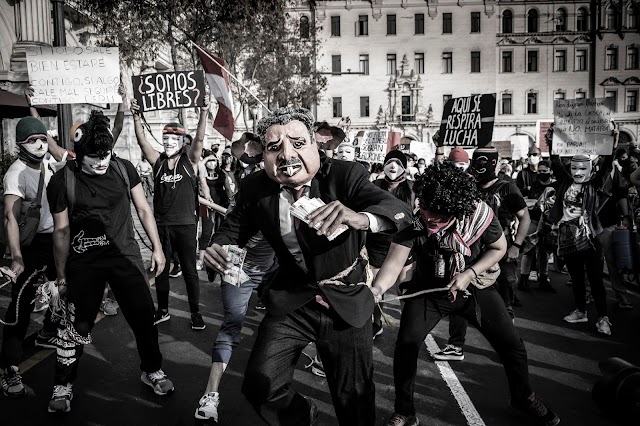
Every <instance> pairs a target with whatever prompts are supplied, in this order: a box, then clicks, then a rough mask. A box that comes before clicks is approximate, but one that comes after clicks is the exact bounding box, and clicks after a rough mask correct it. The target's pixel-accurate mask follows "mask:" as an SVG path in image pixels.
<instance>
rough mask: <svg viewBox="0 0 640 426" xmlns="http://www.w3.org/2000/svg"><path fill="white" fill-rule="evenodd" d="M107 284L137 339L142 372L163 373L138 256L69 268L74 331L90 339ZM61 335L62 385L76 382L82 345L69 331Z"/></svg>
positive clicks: (58, 364)
mask: <svg viewBox="0 0 640 426" xmlns="http://www.w3.org/2000/svg"><path fill="white" fill-rule="evenodd" d="M107 282H109V285H110V287H111V291H112V292H113V295H114V296H115V298H116V300H117V301H118V305H119V306H120V309H121V310H122V314H123V315H124V318H125V319H126V320H127V323H128V324H129V326H130V327H131V331H133V334H134V336H135V339H136V345H137V348H138V354H139V355H140V361H141V362H140V369H141V370H142V371H144V372H146V373H153V372H154V371H158V370H160V368H161V367H162V354H161V353H160V346H159V345H158V328H157V327H156V326H155V325H154V324H153V321H154V313H155V311H154V308H153V299H152V298H151V291H150V290H149V284H147V278H146V274H145V271H144V267H143V266H142V259H140V258H139V257H138V258H137V259H136V258H132V257H125V256H116V257H113V258H109V259H102V260H101V262H100V264H99V265H96V264H91V265H87V264H80V263H78V262H76V263H74V264H72V265H70V266H67V286H68V287H67V294H66V299H67V321H70V322H71V323H72V324H73V329H75V331H76V332H77V333H78V334H79V335H80V336H82V337H84V338H86V337H87V336H89V333H90V332H91V330H92V329H93V326H94V323H95V319H96V315H97V314H98V310H99V309H100V303H101V301H102V296H103V293H104V289H105V286H106V284H107ZM67 328H69V327H67ZM58 336H59V339H58V340H59V342H58V349H57V360H56V373H55V379H54V380H55V384H57V385H60V384H67V383H72V382H73V381H74V380H75V378H76V375H77V371H78V363H79V362H80V357H81V356H82V352H83V345H82V344H79V343H78V342H77V341H74V340H73V339H72V338H70V336H69V335H68V333H66V332H61V333H59V334H58ZM106 344H109V343H108V342H107V343H106Z"/></svg>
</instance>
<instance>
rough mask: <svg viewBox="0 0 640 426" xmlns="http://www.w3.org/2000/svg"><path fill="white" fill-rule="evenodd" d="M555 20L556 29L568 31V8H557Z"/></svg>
mask: <svg viewBox="0 0 640 426" xmlns="http://www.w3.org/2000/svg"><path fill="white" fill-rule="evenodd" d="M554 21H555V24H556V31H567V10H566V9H564V8H562V7H561V8H560V9H558V10H556V16H555V17H554Z"/></svg>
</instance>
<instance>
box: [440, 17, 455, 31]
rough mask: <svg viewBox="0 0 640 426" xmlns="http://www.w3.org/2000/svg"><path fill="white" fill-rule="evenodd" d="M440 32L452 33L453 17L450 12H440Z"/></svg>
mask: <svg viewBox="0 0 640 426" xmlns="http://www.w3.org/2000/svg"><path fill="white" fill-rule="evenodd" d="M442 33H443V34H451V33H453V18H452V15H451V13H443V14H442Z"/></svg>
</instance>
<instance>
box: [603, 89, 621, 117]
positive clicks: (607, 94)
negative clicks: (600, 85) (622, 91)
mask: <svg viewBox="0 0 640 426" xmlns="http://www.w3.org/2000/svg"><path fill="white" fill-rule="evenodd" d="M604 97H605V98H608V99H612V102H613V109H612V111H613V112H616V111H618V92H617V91H616V90H605V92H604Z"/></svg>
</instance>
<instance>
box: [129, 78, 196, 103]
mask: <svg viewBox="0 0 640 426" xmlns="http://www.w3.org/2000/svg"><path fill="white" fill-rule="evenodd" d="M131 81H132V82H133V96H134V97H135V98H136V100H137V101H138V105H139V106H140V110H141V111H142V112H147V111H156V110H161V109H176V108H190V107H194V106H203V105H204V97H205V96H206V93H205V83H204V73H203V72H202V71H175V72H160V73H155V74H145V75H134V76H133V77H132V78H131Z"/></svg>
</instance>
